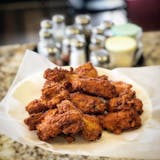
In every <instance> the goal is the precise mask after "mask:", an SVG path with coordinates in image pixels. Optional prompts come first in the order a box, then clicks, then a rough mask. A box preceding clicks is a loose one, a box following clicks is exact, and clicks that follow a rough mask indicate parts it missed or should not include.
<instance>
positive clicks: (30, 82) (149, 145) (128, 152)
mask: <svg viewBox="0 0 160 160" xmlns="http://www.w3.org/2000/svg"><path fill="white" fill-rule="evenodd" d="M53 67H55V65H54V64H53V63H51V62H50V61H48V60H47V59H46V58H44V57H42V56H40V55H38V54H35V53H34V52H32V51H26V54H25V56H24V59H23V61H22V63H21V65H20V68H19V71H18V72H17V75H16V78H15V80H14V82H13V84H12V85H11V87H10V89H9V91H8V93H7V95H6V97H5V98H4V99H3V100H2V101H1V102H0V132H1V133H3V134H6V135H7V136H9V137H11V138H12V139H14V140H16V141H18V142H20V143H23V144H28V145H32V146H39V147H41V148H43V149H46V150H49V151H52V152H54V153H61V154H77V155H91V156H94V155H96V156H107V157H117V158H139V159H140V158H143V159H160V91H159V90H160V66H156V67H142V68H117V69H114V70H112V71H110V70H105V69H100V68H97V70H98V72H99V74H107V75H109V78H110V79H113V80H123V81H126V82H128V83H131V84H133V87H134V89H135V90H136V92H137V97H138V98H140V99H142V101H143V104H144V113H143V114H142V117H141V118H142V121H143V126H142V127H141V128H140V129H138V130H134V131H131V132H125V133H123V134H121V135H114V134H111V133H108V132H106V131H104V132H103V135H102V138H101V139H100V140H98V141H96V142H87V141H84V140H82V139H80V138H77V140H76V141H75V142H74V143H72V144H67V143H66V142H65V141H64V139H63V138H56V139H55V140H54V141H52V142H50V143H46V142H42V141H40V140H39V139H38V138H37V136H36V133H35V131H32V132H31V131H29V130H28V129H27V127H26V125H25V124H24V123H23V120H24V118H26V117H27V116H28V113H27V112H26V111H25V105H26V104H27V103H28V102H29V101H31V100H33V99H34V98H38V97H39V96H40V94H41V93H40V90H41V87H42V85H43V82H44V79H43V77H42V74H43V71H44V70H45V69H46V68H53ZM139 84H140V85H139ZM141 86H142V87H141ZM143 88H144V89H145V90H146V91H147V92H146V91H145V90H144V89H143ZM150 100H151V101H150ZM151 102H152V104H151Z"/></svg>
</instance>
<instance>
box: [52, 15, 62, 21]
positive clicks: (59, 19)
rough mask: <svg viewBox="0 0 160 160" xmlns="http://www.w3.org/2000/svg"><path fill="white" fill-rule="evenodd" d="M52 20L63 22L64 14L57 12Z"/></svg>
mask: <svg viewBox="0 0 160 160" xmlns="http://www.w3.org/2000/svg"><path fill="white" fill-rule="evenodd" d="M52 20H53V21H54V22H56V23H62V22H64V16H63V15H61V14H56V15H54V16H53V17H52Z"/></svg>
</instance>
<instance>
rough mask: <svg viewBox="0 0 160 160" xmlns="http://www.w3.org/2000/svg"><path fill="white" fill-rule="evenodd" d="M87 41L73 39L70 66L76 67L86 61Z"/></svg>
mask: <svg viewBox="0 0 160 160" xmlns="http://www.w3.org/2000/svg"><path fill="white" fill-rule="evenodd" d="M84 44H85V43H84V42H83V41H80V40H78V39H72V40H71V54H70V66H72V67H76V66H79V65H82V64H84V63H85V62H86V55H85V45H84Z"/></svg>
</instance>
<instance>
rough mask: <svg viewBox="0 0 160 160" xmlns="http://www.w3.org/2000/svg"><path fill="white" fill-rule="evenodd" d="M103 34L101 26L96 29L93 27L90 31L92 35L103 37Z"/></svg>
mask: <svg viewBox="0 0 160 160" xmlns="http://www.w3.org/2000/svg"><path fill="white" fill-rule="evenodd" d="M103 33H104V29H103V28H102V27H101V26H98V27H94V28H93V29H92V34H100V35H103Z"/></svg>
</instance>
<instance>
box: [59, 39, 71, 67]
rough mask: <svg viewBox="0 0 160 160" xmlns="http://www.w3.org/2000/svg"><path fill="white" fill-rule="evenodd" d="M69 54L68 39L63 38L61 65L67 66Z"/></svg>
mask: <svg viewBox="0 0 160 160" xmlns="http://www.w3.org/2000/svg"><path fill="white" fill-rule="evenodd" d="M70 52H71V45H70V39H69V38H64V39H63V42H62V53H61V59H62V61H63V65H68V64H69V57H70Z"/></svg>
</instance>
